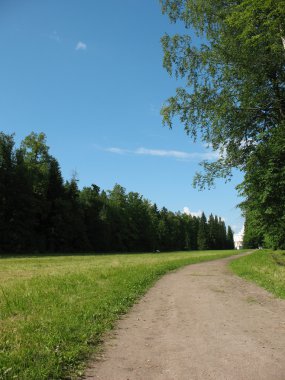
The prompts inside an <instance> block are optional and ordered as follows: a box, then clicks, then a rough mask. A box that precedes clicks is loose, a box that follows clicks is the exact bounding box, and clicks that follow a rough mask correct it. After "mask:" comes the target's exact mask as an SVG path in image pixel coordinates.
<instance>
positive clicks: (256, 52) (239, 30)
mask: <svg viewBox="0 0 285 380" xmlns="http://www.w3.org/2000/svg"><path fill="white" fill-rule="evenodd" d="M161 3H162V10H163V12H164V13H167V14H168V15H169V17H170V19H171V21H172V22H176V21H178V20H180V21H182V22H183V23H184V24H185V26H186V27H187V28H194V30H195V31H196V33H197V34H198V35H199V36H200V41H202V42H200V43H197V42H195V40H193V41H192V39H191V37H190V36H189V35H188V34H185V35H174V36H172V37H170V36H169V35H165V36H164V37H163V38H162V46H163V50H164V61H163V65H164V67H165V68H166V69H167V71H168V72H169V73H170V74H172V73H173V72H174V73H175V75H176V77H181V78H183V79H185V86H184V87H180V88H178V89H177V91H176V95H175V96H173V97H171V98H169V99H168V102H167V104H166V105H165V106H164V107H163V109H162V115H163V119H164V122H165V123H166V124H167V125H169V126H170V127H171V126H172V120H173V118H174V117H175V116H179V117H180V121H181V122H182V124H183V125H184V128H185V130H186V132H187V134H188V135H190V136H192V137H193V138H194V139H196V137H197V136H201V138H202V140H204V141H205V142H206V143H208V144H209V145H211V146H212V147H213V149H215V150H219V151H220V158H219V159H218V161H216V162H214V163H210V162H204V168H205V171H206V172H205V174H204V175H202V174H201V173H200V174H198V175H197V176H196V179H195V183H196V184H197V185H199V186H200V187H202V188H203V187H205V186H206V184H210V185H211V184H213V180H214V177H215V176H222V177H225V176H230V173H231V169H232V168H233V167H237V168H240V169H244V165H245V164H246V162H247V159H248V157H249V155H250V154H251V153H252V152H254V151H255V149H256V147H257V146H258V145H259V143H262V142H263V141H264V139H265V138H267V137H268V136H270V135H271V133H272V131H273V130H274V129H276V128H278V127H279V124H280V122H281V121H282V120H284V117H285V59H284V48H283V45H282V38H281V37H282V36H283V30H284V19H285V17H284V16H285V10H284V9H285V2H284V0H277V1H276V0H274V1H273V0H267V1H264V0H254V1H249V0H239V1H231V0H228V1H226V2H225V1H221V0H207V1H202V0H190V1H186V0H161Z"/></svg>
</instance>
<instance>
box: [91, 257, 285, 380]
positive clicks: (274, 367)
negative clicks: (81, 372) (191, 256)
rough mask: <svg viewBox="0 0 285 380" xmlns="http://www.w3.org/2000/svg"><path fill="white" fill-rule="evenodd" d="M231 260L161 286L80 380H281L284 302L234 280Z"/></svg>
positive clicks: (284, 377)
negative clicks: (229, 265) (229, 267)
mask: <svg viewBox="0 0 285 380" xmlns="http://www.w3.org/2000/svg"><path fill="white" fill-rule="evenodd" d="M230 260H231V259H229V258H228V259H222V260H217V261H211V262H207V263H201V264H195V265H190V266H187V267H185V268H183V269H181V270H179V271H177V272H173V273H170V274H168V275H166V276H164V277H163V278H162V279H161V280H159V281H158V282H157V284H156V285H155V286H154V287H153V288H152V289H150V291H149V292H148V293H147V294H146V296H145V297H143V298H142V299H141V301H140V302H139V303H138V304H136V305H135V306H134V307H133V308H132V310H131V311H130V313H129V314H128V315H127V316H125V317H124V318H123V319H122V320H121V321H119V323H118V326H117V329H116V330H115V332H113V334H112V336H110V337H109V338H108V339H107V342H106V344H105V347H104V353H103V354H102V355H101V357H100V358H97V360H95V361H94V362H93V363H91V364H90V366H89V368H88V370H87V372H86V375H85V376H86V377H85V379H88V380H90V379H94V380H95V379H96V380H98V379H100V380H127V379H129V380H174V379H177V380H186V379H187V380H209V379H210V380H213V379H215V380H285V301H283V300H278V299H275V298H274V297H273V296H272V295H270V294H269V293H267V292H266V291H265V290H263V289H261V288H259V287H258V286H256V285H254V284H252V283H248V282H246V281H244V280H242V279H241V278H239V277H237V276H235V275H234V274H232V273H231V272H230V270H229V269H228V268H227V264H228V263H229V261H230Z"/></svg>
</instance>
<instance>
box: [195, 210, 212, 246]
mask: <svg viewBox="0 0 285 380" xmlns="http://www.w3.org/2000/svg"><path fill="white" fill-rule="evenodd" d="M197 244H198V249H199V250H205V249H209V233H208V224H207V219H206V216H205V214H204V213H202V215H201V218H200V220H199V229H198V236H197Z"/></svg>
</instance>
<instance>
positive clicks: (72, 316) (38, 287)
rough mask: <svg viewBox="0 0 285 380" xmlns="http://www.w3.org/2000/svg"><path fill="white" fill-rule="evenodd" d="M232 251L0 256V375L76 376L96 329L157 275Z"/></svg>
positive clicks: (96, 342)
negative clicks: (25, 256)
mask: <svg viewBox="0 0 285 380" xmlns="http://www.w3.org/2000/svg"><path fill="white" fill-rule="evenodd" d="M235 253H237V251H206V252H172V253H158V254H127V255H98V256H95V255H82V256H80V255H72V256H67V255H65V256H45V257H27V258H24V257H23V258H2V259H0V278H1V288H0V321H1V325H0V335H1V336H0V378H1V379H20V380H25V379H27V380H32V379H35V380H39V379H40V380H42V379H59V378H72V376H74V377H76V376H77V375H78V374H80V369H82V368H84V362H85V361H86V358H87V356H88V354H90V352H92V351H94V350H95V349H96V348H97V347H98V345H99V343H100V339H101V338H102V334H103V333H104V332H106V331H107V330H109V329H111V328H112V326H113V324H114V322H115V321H116V320H117V319H118V318H119V316H120V315H121V314H122V313H125V312H126V311H127V310H128V309H129V307H130V306H131V305H132V304H133V303H134V302H135V300H137V299H138V297H140V296H141V295H142V294H144V293H145V292H146V290H147V289H148V288H149V287H150V286H151V285H152V284H153V283H154V282H155V281H156V280H157V279H158V278H159V277H160V276H161V275H163V274H164V273H166V272H168V271H170V270H173V269H176V268H178V267H181V266H183V265H186V264H191V263H196V262H201V261H207V260H213V259H217V258H222V257H226V256H229V255H232V254H235ZM72 374H73V375H72ZM67 376H69V377H67Z"/></svg>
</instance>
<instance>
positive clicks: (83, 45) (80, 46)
mask: <svg viewBox="0 0 285 380" xmlns="http://www.w3.org/2000/svg"><path fill="white" fill-rule="evenodd" d="M86 49H87V44H86V43H85V42H82V41H79V42H77V44H76V47H75V50H86Z"/></svg>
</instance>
